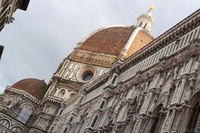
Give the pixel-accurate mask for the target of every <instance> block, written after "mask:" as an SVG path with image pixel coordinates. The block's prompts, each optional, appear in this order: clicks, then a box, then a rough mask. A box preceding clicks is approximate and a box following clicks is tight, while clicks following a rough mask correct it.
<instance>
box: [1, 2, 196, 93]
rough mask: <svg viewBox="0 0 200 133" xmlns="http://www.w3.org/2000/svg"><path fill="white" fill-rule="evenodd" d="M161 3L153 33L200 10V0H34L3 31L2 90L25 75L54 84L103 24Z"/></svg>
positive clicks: (125, 20)
mask: <svg viewBox="0 0 200 133" xmlns="http://www.w3.org/2000/svg"><path fill="white" fill-rule="evenodd" d="M150 5H154V6H155V10H154V13H153V17H154V27H153V29H152V34H153V35H154V36H155V37H157V36H158V35H160V34H162V33H163V32H164V31H166V30H168V29H169V28H170V27H172V26H173V25H175V24H176V23H178V22H179V21H181V20H182V19H184V18H185V17H187V16H188V15H190V14H191V13H193V12H194V11H196V10H197V9H199V7H200V0H79V1H78V0H48V2H47V1H44V0H31V1H30V3H29V7H28V10H27V11H26V12H24V11H21V10H18V11H17V12H16V13H15V15H14V17H15V21H14V23H13V24H9V25H6V27H5V28H4V29H3V31H2V32H1V33H0V44H2V45H4V46H5V49H4V53H3V56H2V60H1V61H0V92H2V91H3V90H4V89H5V87H6V85H12V84H13V83H15V82H16V81H19V80H21V79H24V78H30V77H32V78H39V79H45V81H46V82H47V83H48V81H49V79H50V78H51V76H52V74H53V73H54V72H55V71H56V69H57V67H58V66H59V64H60V63H61V62H62V59H63V58H64V57H66V56H67V55H68V54H69V53H70V52H71V51H72V50H73V48H74V47H75V46H76V44H77V43H78V42H79V41H81V40H82V39H84V37H86V36H87V35H88V34H90V33H91V32H93V31H95V30H97V29H98V28H101V27H104V26H109V25H115V24H122V25H133V24H134V23H135V21H136V19H137V17H138V16H139V15H140V14H142V13H145V12H146V11H147V10H148V8H149V6H150Z"/></svg>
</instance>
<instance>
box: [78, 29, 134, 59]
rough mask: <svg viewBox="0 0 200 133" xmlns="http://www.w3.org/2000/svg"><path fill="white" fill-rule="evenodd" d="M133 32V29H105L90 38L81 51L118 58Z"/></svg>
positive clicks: (81, 47)
mask: <svg viewBox="0 0 200 133" xmlns="http://www.w3.org/2000/svg"><path fill="white" fill-rule="evenodd" d="M133 30H134V28H133V27H111V28H106V29H103V30H101V31H99V32H97V33H95V34H94V35H92V36H91V37H89V38H88V39H87V40H86V41H85V42H83V44H82V45H81V46H80V48H79V49H81V50H87V51H92V52H96V53H105V54H110V55H115V56H118V55H119V54H120V52H121V50H122V49H123V48H124V46H125V45H126V42H127V41H128V39H129V37H130V36H131V34H132V32H133Z"/></svg>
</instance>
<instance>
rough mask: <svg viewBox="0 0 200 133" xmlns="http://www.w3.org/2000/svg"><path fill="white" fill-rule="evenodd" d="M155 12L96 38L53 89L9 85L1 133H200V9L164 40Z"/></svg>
mask: <svg viewBox="0 0 200 133" xmlns="http://www.w3.org/2000/svg"><path fill="white" fill-rule="evenodd" d="M152 11H153V7H150V9H149V10H148V11H147V12H146V13H144V14H141V15H140V16H139V17H138V18H137V21H136V23H135V24H134V25H130V26H125V25H115V26H109V27H103V28H100V29H98V30H96V31H95V32H93V33H91V34H90V35H89V36H87V37H86V38H84V39H83V40H82V41H80V42H79V43H78V44H77V46H76V47H75V48H74V50H73V51H72V52H71V53H70V54H69V55H68V56H67V57H66V58H64V59H63V61H62V62H61V63H60V65H59V67H58V69H57V70H56V71H55V73H54V74H53V76H52V78H51V80H50V81H49V83H48V84H46V83H45V82H44V81H43V80H40V79H34V78H27V79H22V80H20V81H18V82H16V83H14V84H13V85H10V86H7V87H6V88H5V91H4V93H3V94H1V95H0V133H199V132H200V9H199V10H197V11H195V12H194V13H192V14H191V15H190V16H188V17H187V18H185V19H184V20H182V21H181V22H179V23H178V24H176V25H175V26H173V27H172V28H170V29H169V30H167V31H166V32H164V33H163V34H161V35H160V36H159V37H157V38H154V37H153V36H152V35H151V29H152V26H153V17H152Z"/></svg>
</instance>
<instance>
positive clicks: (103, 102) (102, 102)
mask: <svg viewBox="0 0 200 133" xmlns="http://www.w3.org/2000/svg"><path fill="white" fill-rule="evenodd" d="M105 103H106V102H105V101H104V100H103V101H101V104H100V106H99V108H100V109H103V107H104V105H105Z"/></svg>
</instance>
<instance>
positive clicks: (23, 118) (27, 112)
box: [17, 108, 32, 124]
mask: <svg viewBox="0 0 200 133" xmlns="http://www.w3.org/2000/svg"><path fill="white" fill-rule="evenodd" d="M31 114H32V111H31V110H29V109H27V108H23V109H22V110H21V112H20V114H19V116H18V117H17V120H19V121H21V122H22V123H24V124H25V123H26V122H27V121H28V119H29V117H30V116H31Z"/></svg>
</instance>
